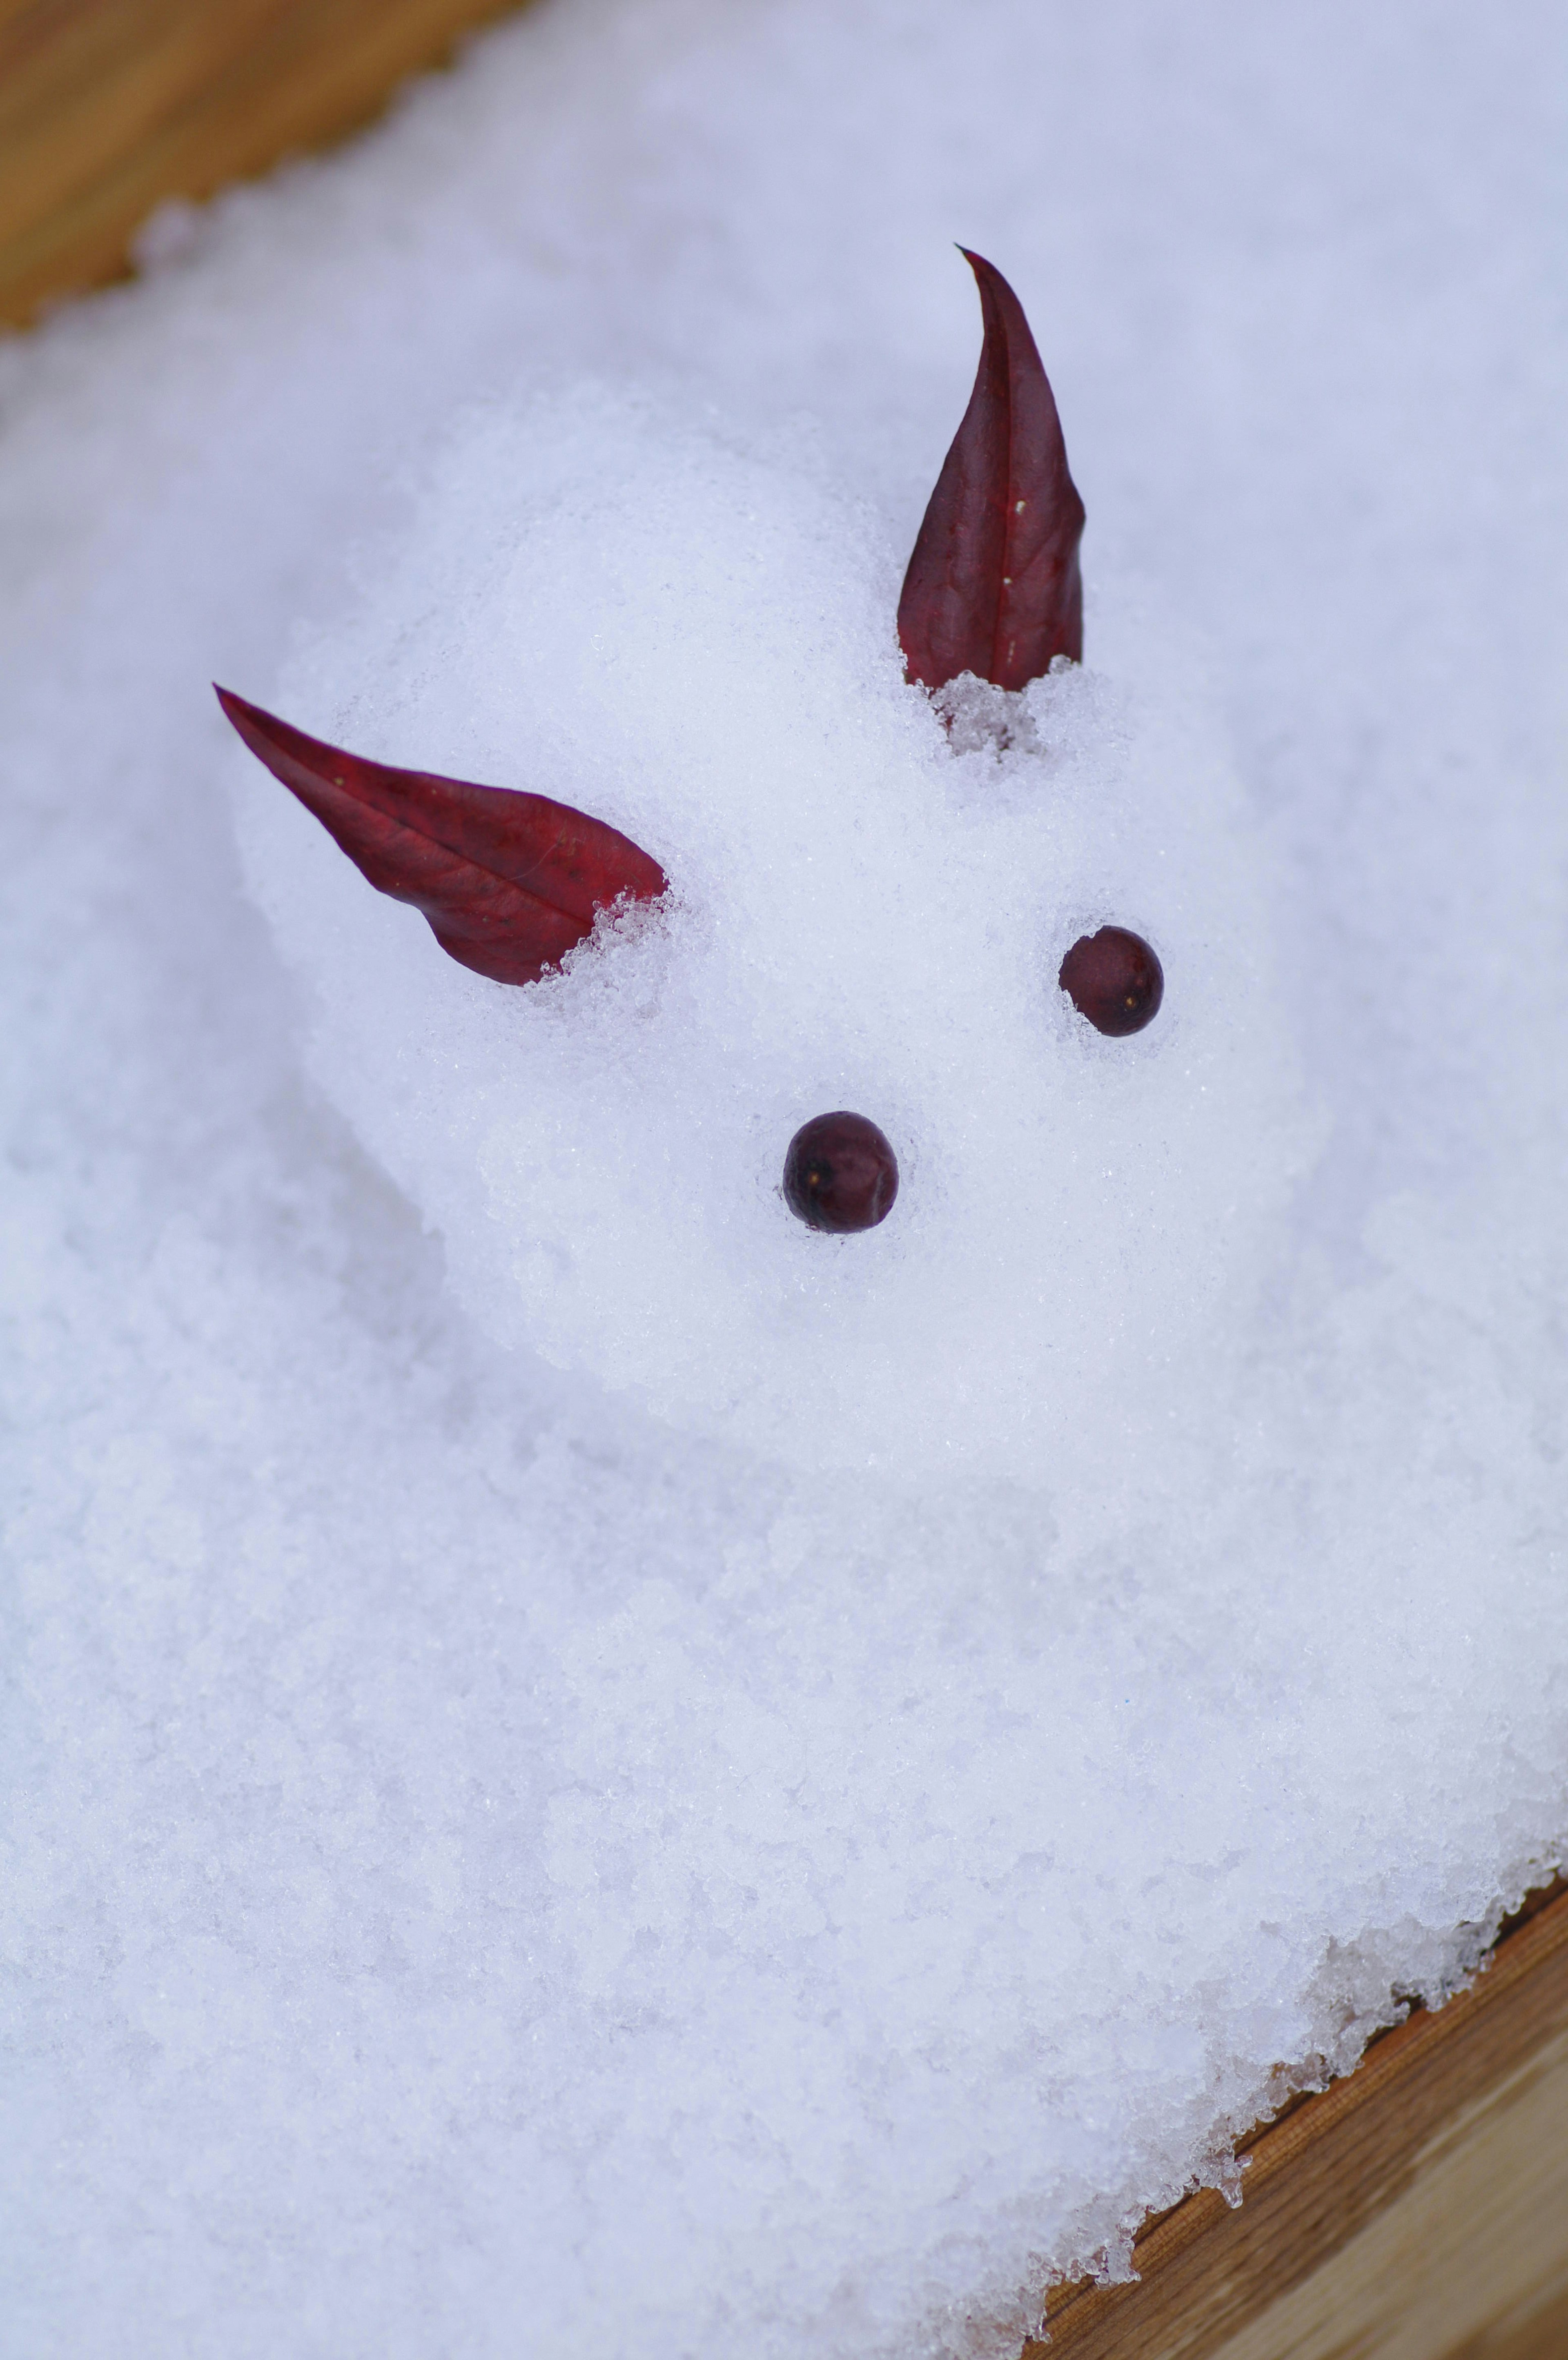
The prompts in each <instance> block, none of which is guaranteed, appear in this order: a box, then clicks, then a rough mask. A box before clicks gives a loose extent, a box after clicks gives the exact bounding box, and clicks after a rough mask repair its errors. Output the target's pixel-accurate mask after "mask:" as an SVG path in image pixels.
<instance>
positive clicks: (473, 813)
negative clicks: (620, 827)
mask: <svg viewBox="0 0 1568 2360" xmlns="http://www.w3.org/2000/svg"><path fill="white" fill-rule="evenodd" d="M217 695H218V703H219V704H220V705H222V706H223V708H224V711H225V713H226V714H227V716H228V717H229V719H230V720H231V721H232V722H233V724H234V726H235V727H236V729H237V730H238V732H239V734H240V736H241V737H243V738H244V740H245V742H246V744H247V746H248V747H249V748H250V750H251V752H252V753H253V754H255V755H256V756H257V757H258V759H260V760H261V761H263V762H265V763H266V765H267V767H268V769H269V770H270V771H271V773H272V775H273V777H274V778H275V779H280V780H281V781H282V782H283V784H284V785H285V786H286V787H288V788H289V789H290V790H291V792H293V793H294V794H296V795H298V797H299V799H300V801H301V802H302V803H303V804H304V806H305V809H306V810H307V811H308V812H313V813H314V814H315V816H316V818H317V819H319V820H320V822H321V824H322V825H323V827H324V828H325V829H326V831H327V834H328V835H329V836H332V837H333V838H334V841H335V842H336V843H337V844H338V845H340V846H341V847H342V848H343V850H344V851H345V852H346V853H347V855H348V857H349V858H350V860H352V861H353V862H354V864H355V866H356V868H357V869H359V870H360V872H361V874H362V875H363V876H365V877H367V879H368V880H369V881H370V883H371V884H372V885H374V886H375V888H376V890H378V892H380V893H390V894H391V895H392V897H393V898H394V900H396V901H411V902H412V904H413V906H414V908H415V909H416V910H421V911H422V912H423V913H424V915H425V916H426V917H427V918H428V919H429V920H430V924H431V931H432V932H433V934H434V936H435V939H436V941H437V942H438V943H439V944H440V945H441V947H442V949H443V950H444V951H446V952H448V953H449V954H450V955H451V956H452V957H453V958H455V959H457V960H458V961H460V963H461V964H462V965H463V966H464V967H472V968H473V969H474V971H475V973H476V974H477V975H488V976H489V977H490V978H492V979H493V980H494V981H495V982H497V983H537V982H538V980H539V978H540V977H541V976H542V975H543V973H544V971H545V969H546V968H547V967H556V966H558V965H559V964H560V962H561V960H562V959H563V958H564V957H565V955H566V953H567V952H568V951H569V950H570V949H571V948H572V946H573V945H574V944H575V943H580V942H581V941H582V940H583V938H584V936H585V935H586V934H591V933H592V931H593V923H594V915H595V912H597V911H599V910H608V909H609V907H610V905H611V904H612V903H613V902H615V901H620V899H621V897H622V895H626V896H628V897H629V898H630V900H632V901H656V900H657V899H658V897H659V895H660V894H661V893H663V890H665V885H666V883H667V880H666V878H665V876H664V872H663V869H661V868H660V866H659V864H658V862H657V861H656V860H651V859H650V858H649V857H648V855H647V853H645V852H641V851H640V850H639V849H638V847H637V846H636V845H634V844H633V843H632V842H631V841H630V838H629V837H627V836H621V835H619V834H618V833H617V831H616V830H615V829H614V828H613V827H606V826H605V825H604V824H603V822H602V821H600V820H597V819H590V818H589V817H588V816H587V813H586V812H580V811H573V810H572V809H571V807H570V806H569V805H568V804H566V803H552V802H551V801H550V799H549V797H548V796H546V795H525V794H516V793H513V792H512V791H511V790H510V788H507V787H473V786H468V785H466V783H465V782H464V781H463V780H461V779H443V778H438V777H436V776H435V775H434V773H433V772H432V771H429V770H393V769H391V768H390V766H389V764H388V763H385V762H370V761H367V760H366V759H364V758H363V757H362V756H360V755H357V754H345V753H341V752H340V751H339V750H338V748H336V747H335V746H325V745H323V743H322V741H321V739H320V738H319V737H306V735H305V733H304V731H303V730H302V729H295V728H292V727H291V726H290V724H289V723H288V722H287V721H279V720H276V719H275V718H274V717H273V716H272V715H271V714H270V713H263V712H262V711H261V709H260V707H259V706H258V705H247V703H246V702H245V699H244V698H243V697H240V696H231V695H230V694H229V692H228V691H227V689H223V688H220V689H219V690H218V692H217Z"/></svg>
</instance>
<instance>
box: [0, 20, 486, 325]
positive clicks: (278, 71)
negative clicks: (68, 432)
mask: <svg viewBox="0 0 1568 2360" xmlns="http://www.w3.org/2000/svg"><path fill="white" fill-rule="evenodd" d="M511 5H515V0H0V322H8V323H11V324H22V323H25V322H27V321H28V320H29V319H31V318H32V317H33V316H34V315H35V314H36V312H37V311H38V307H39V305H40V304H42V303H44V302H46V301H49V300H51V299H53V298H55V297H58V296H60V295H64V294H68V293H70V292H71V291H73V290H76V289H79V288H83V287H87V286H92V285H94V284H96V283H98V282H99V281H101V280H103V279H110V278H113V277H115V275H116V274H117V273H119V272H120V271H122V270H124V269H125V268H126V255H127V250H128V246H129V241H130V239H131V236H132V235H133V233H134V232H135V230H136V229H137V225H138V224H140V223H141V222H142V221H143V220H144V219H145V218H146V216H147V215H148V213H149V212H150V211H151V210H152V208H153V207H154V205H156V204H157V203H159V201H160V200H161V199H163V198H166V197H190V198H200V197H204V196H208V195H210V194H211V193H212V191H214V189H217V188H220V187H222V186H223V185H224V183H225V181H229V180H239V179H243V178H244V177H245V176H246V175H247V174H250V173H255V172H259V171H262V170H265V169H266V168H267V167H268V166H269V165H270V164H273V163H275V162H277V160H278V159H279V158H280V157H281V156H283V155H286V154H288V153H290V152H291V151H293V150H297V149H302V148H309V147H318V146H320V145H321V144H322V143H323V142H324V141H327V140H330V139H334V138H336V137H339V136H340V135H341V134H343V133H344V132H345V131H349V130H352V129H353V128H354V127H355V126H356V125H357V124H361V123H363V122H365V121H367V119H368V118H369V117H370V116H371V115H374V114H375V113H376V112H377V110H378V108H379V107H380V106H382V105H383V104H385V102H386V100H387V98H388V96H389V93H391V91H392V90H393V89H395V87H396V86H397V84H398V83H399V82H400V81H401V80H402V79H403V78H404V77H405V76H406V75H408V74H411V73H413V72H415V71H418V70H419V69H421V68H422V67H425V66H431V65H435V64H438V63H439V62H440V61H441V60H442V59H443V58H444V56H445V55H446V54H447V53H448V52H449V51H450V49H451V47H452V44H453V42H454V40H455V38H457V36H458V35H459V34H462V33H464V32H466V31H468V30H470V29H471V28H472V27H475V26H477V25H479V24H482V23H484V22H485V21H486V20H487V19H488V18H490V17H494V16H499V15H503V14H505V13H507V11H508V9H509V7H510V6H511Z"/></svg>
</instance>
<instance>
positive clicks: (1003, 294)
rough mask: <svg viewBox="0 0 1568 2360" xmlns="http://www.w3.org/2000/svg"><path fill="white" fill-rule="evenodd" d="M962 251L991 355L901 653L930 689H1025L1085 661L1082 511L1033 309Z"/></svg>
mask: <svg viewBox="0 0 1568 2360" xmlns="http://www.w3.org/2000/svg"><path fill="white" fill-rule="evenodd" d="M959 253H960V254H961V255H962V256H963V257H964V260H965V261H966V262H967V263H968V264H969V266H970V269H971V270H972V271H973V272H974V275H975V279H976V280H977V282H978V284H979V287H980V302H981V312H982V314H983V316H984V322H985V342H984V344H982V346H981V355H980V369H979V372H978V374H977V375H976V377H975V381H974V391H973V392H972V393H971V394H970V404H969V408H968V409H967V410H965V412H964V416H963V423H962V425H961V426H960V427H959V431H958V432H957V434H956V435H955V436H954V437H953V443H952V448H951V449H950V450H949V452H948V455H947V457H946V459H945V460H944V461H943V463H942V472H941V474H940V475H938V478H937V488H936V490H935V491H934V492H933V493H932V495H931V502H930V506H929V507H928V508H927V510H926V519H925V522H924V523H923V524H922V525H921V527H920V533H919V538H918V539H917V540H916V543H915V553H914V555H913V556H912V557H911V559H910V561H909V571H908V573H907V574H905V577H904V594H903V595H902V597H901V598H900V599H899V602H898V637H899V643H900V645H901V646H902V647H903V650H904V666H905V672H907V673H908V675H909V678H910V679H911V680H916V681H919V682H921V683H923V685H924V686H925V687H927V688H940V687H942V686H943V684H944V683H946V682H948V681H949V680H953V679H955V678H956V677H957V675H958V674H959V672H976V673H978V674H979V676H980V678H981V680H989V681H992V682H993V683H995V685H996V686H997V687H998V688H1022V687H1023V686H1024V684H1025V682H1026V681H1031V680H1038V678H1039V677H1040V674H1041V673H1042V672H1047V671H1048V670H1049V668H1050V661H1051V658H1052V657H1053V656H1070V657H1071V659H1072V661H1074V663H1077V662H1079V661H1080V660H1081V658H1082V654H1083V584H1082V579H1081V577H1080V574H1079V570H1078V543H1079V538H1080V534H1081V533H1082V531H1083V502H1082V501H1081V500H1080V498H1079V496H1078V487H1077V486H1076V485H1075V484H1074V482H1073V480H1072V477H1071V475H1069V473H1068V464H1067V446H1066V444H1065V443H1063V441H1062V432H1061V421H1060V420H1059V419H1058V416H1057V405H1056V400H1055V398H1054V396H1053V395H1052V392H1051V388H1050V380H1049V379H1048V378H1047V376H1046V372H1045V370H1044V369H1043V368H1042V367H1041V366H1040V355H1039V354H1038V353H1037V352H1036V349H1035V339H1034V337H1033V336H1032V335H1031V334H1030V333H1029V322H1027V320H1025V317H1024V309H1023V306H1022V304H1021V303H1020V302H1019V300H1018V298H1017V297H1016V295H1014V292H1013V290H1012V288H1011V287H1009V285H1008V284H1007V281H1006V279H1003V276H1002V273H1001V272H1000V270H996V269H993V268H992V265H991V264H990V263H989V262H986V261H984V260H982V259H981V257H980V256H979V255H978V254H970V251H969V249H968V247H967V246H960V247H959Z"/></svg>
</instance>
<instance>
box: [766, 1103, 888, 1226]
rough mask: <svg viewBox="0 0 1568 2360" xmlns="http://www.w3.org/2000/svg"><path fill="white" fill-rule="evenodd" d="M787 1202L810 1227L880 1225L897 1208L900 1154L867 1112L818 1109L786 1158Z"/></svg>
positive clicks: (785, 1199)
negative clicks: (841, 1112)
mask: <svg viewBox="0 0 1568 2360" xmlns="http://www.w3.org/2000/svg"><path fill="white" fill-rule="evenodd" d="M897 1194H898V1159H897V1157H896V1156H895V1155H894V1152H893V1150H892V1148H891V1147H890V1146H889V1145H888V1143H887V1141H886V1140H885V1139H884V1138H883V1134H882V1132H881V1131H879V1130H878V1129H877V1127H876V1125H875V1123H874V1122H868V1121H867V1120H866V1118H865V1116H864V1115H863V1114H818V1115H814V1116H813V1117H812V1119H811V1120H810V1121H809V1122H807V1123H803V1124H802V1125H801V1127H800V1129H799V1130H798V1131H796V1132H795V1137H794V1138H793V1139H792V1140H791V1141H790V1143H789V1152H788V1153H787V1154H786V1155H785V1157H784V1203H785V1204H786V1205H787V1206H788V1207H789V1208H790V1211H791V1212H792V1213H797V1214H798V1215H799V1217H800V1218H801V1219H802V1220H803V1221H804V1222H805V1223H806V1227H807V1228H808V1229H832V1230H835V1231H841V1230H844V1229H875V1227H876V1225H877V1223H878V1222H879V1221H885V1220H886V1218H887V1217H888V1215H889V1214H890V1213H891V1212H892V1210H893V1200H894V1197H895V1196H897Z"/></svg>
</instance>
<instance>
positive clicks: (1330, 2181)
mask: <svg viewBox="0 0 1568 2360" xmlns="http://www.w3.org/2000/svg"><path fill="white" fill-rule="evenodd" d="M1243 2152H1244V2153H1245V2155H1246V2156H1247V2157H1248V2158H1249V2160H1248V2165H1247V2169H1246V2170H1245V2174H1244V2177H1243V2182H1242V2186H1243V2202H1242V2204H1241V2206H1240V2208H1239V2209H1238V2210H1236V2211H1232V2210H1231V2208H1230V2207H1229V2206H1228V2205H1226V2204H1225V2202H1223V2198H1221V2197H1220V2196H1218V2195H1216V2194H1215V2193H1214V2192H1213V2191H1212V2190H1207V2189H1205V2190H1203V2191H1201V2192H1200V2193H1199V2194H1197V2195H1195V2196H1191V2197H1189V2198H1188V2199H1187V2201H1186V2202H1185V2203H1182V2204H1179V2205H1178V2206H1177V2208H1176V2210H1175V2211H1174V2212H1168V2213H1167V2214H1165V2215H1164V2217H1163V2218H1162V2219H1160V2220H1158V2221H1157V2222H1154V2223H1151V2224H1150V2225H1149V2226H1148V2227H1147V2228H1146V2230H1145V2231H1144V2233H1143V2234H1142V2235H1141V2236H1140V2237H1139V2238H1138V2240H1137V2242H1136V2244H1135V2248H1134V2263H1135V2267H1136V2268H1137V2270H1138V2272H1139V2282H1138V2283H1137V2284H1136V2285H1133V2286H1117V2287H1097V2286H1092V2285H1089V2284H1087V2283H1080V2284H1079V2285H1076V2286H1072V2287H1066V2288H1060V2289H1057V2291H1056V2292H1055V2294H1054V2295H1053V2297H1052V2299H1051V2301H1050V2303H1049V2305H1048V2306H1047V2327H1048V2330H1049V2337H1050V2340H1049V2342H1048V2344H1046V2343H1032V2344H1029V2345H1028V2346H1027V2347H1026V2351H1025V2360H1568V1893H1564V1892H1561V1891H1557V1892H1555V1894H1554V1897H1552V1898H1551V1899H1550V1900H1548V1901H1546V1902H1545V1903H1544V1904H1543V1906H1541V1907H1539V1908H1537V1909H1535V1910H1534V1911H1533V1912H1532V1913H1531V1914H1530V1916H1529V1917H1526V1918H1525V1919H1524V1921H1523V1922H1522V1923H1521V1924H1520V1925H1519V1927H1518V1928H1517V1929H1516V1930H1514V1931H1513V1932H1511V1933H1510V1934H1509V1935H1508V1938H1507V1939H1505V1940H1503V1941H1502V1942H1500V1943H1499V1944H1498V1946H1497V1950H1496V1951H1495V1952H1494V1954H1493V1957H1492V1960H1491V1962H1490V1963H1489V1964H1488V1966H1487V1967H1486V1971H1485V1972H1483V1973H1482V1974H1481V1975H1480V1976H1479V1977H1478V1978H1477V1979H1476V1981H1475V1983H1474V1984H1473V1985H1472V1987H1471V1988H1470V1990H1469V1991H1467V1992H1464V1993H1462V1994H1460V1995H1459V1997H1458V1998H1456V1999H1453V2000H1451V2001H1450V2002H1449V2004H1448V2005H1447V2006H1446V2007H1443V2008H1440V2009H1437V2010H1435V2011H1431V2012H1428V2011H1425V2010H1422V2011H1420V2012H1419V2013H1418V2014H1417V2015H1415V2016H1412V2017H1410V2019H1409V2021H1408V2022H1407V2023H1405V2024H1403V2025H1401V2026H1400V2027H1398V2029H1397V2030H1396V2031H1394V2032H1391V2033H1388V2034H1387V2036H1385V2038H1382V2039H1381V2040H1379V2041H1377V2042H1376V2044H1375V2045H1374V2047H1373V2048H1372V2049H1370V2050H1369V2051H1368V2053H1367V2055H1366V2056H1365V2058H1364V2059H1363V2060H1362V2062H1361V2064H1360V2065H1359V2066H1358V2067H1357V2069H1356V2070H1355V2071H1354V2073H1352V2074H1349V2075H1347V2076H1346V2077H1345V2079H1344V2080H1343V2081H1337V2082H1335V2083H1334V2084H1333V2085H1332V2088H1330V2089H1328V2090H1326V2091H1324V2092H1321V2095H1318V2096H1316V2097H1311V2098H1308V2099H1306V2100H1304V2101H1303V2102H1302V2103H1299V2105H1298V2106H1296V2107H1295V2108H1294V2109H1293V2110H1292V2111H1291V2112H1290V2113H1288V2114H1286V2115H1284V2116H1283V2117H1282V2118H1281V2119H1280V2120H1279V2121H1277V2122H1276V2123H1274V2124H1272V2125H1269V2126H1268V2127H1267V2128H1266V2129H1264V2130H1262V2131H1260V2132H1259V2133H1257V2134H1256V2135H1255V2136H1254V2137H1253V2138H1252V2139H1251V2140H1249V2141H1247V2142H1246V2143H1245V2147H1244V2149H1243Z"/></svg>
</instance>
